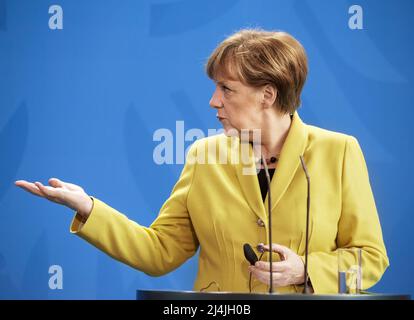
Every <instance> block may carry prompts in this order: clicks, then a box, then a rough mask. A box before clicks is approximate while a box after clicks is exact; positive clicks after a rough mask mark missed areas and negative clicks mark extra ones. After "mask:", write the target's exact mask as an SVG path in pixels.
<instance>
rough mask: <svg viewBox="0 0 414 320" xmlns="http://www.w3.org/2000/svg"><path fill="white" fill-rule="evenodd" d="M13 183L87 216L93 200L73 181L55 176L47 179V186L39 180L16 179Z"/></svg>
mask: <svg viewBox="0 0 414 320" xmlns="http://www.w3.org/2000/svg"><path fill="white" fill-rule="evenodd" d="M15 185H16V186H18V187H20V188H22V189H24V190H26V191H28V192H30V193H32V194H34V195H36V196H39V197H42V198H45V199H48V200H50V201H53V202H56V203H59V204H63V205H64V206H66V207H69V208H71V209H72V210H75V211H77V212H78V213H79V214H80V215H82V216H83V217H84V218H87V217H88V216H89V214H90V212H91V210H92V205H93V201H92V199H91V198H90V197H89V196H88V195H87V194H86V193H85V191H84V190H83V189H82V188H81V187H80V186H77V185H75V184H73V183H68V182H63V181H61V180H59V179H57V178H51V179H49V186H44V185H43V184H42V183H40V182H34V183H33V182H28V181H25V180H18V181H16V182H15Z"/></svg>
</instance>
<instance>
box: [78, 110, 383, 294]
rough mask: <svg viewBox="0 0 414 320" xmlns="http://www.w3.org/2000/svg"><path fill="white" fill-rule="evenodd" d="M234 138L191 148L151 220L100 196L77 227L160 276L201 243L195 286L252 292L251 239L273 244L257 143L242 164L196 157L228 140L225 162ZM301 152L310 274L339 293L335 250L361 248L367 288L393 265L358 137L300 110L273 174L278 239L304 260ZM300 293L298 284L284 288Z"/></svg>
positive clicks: (316, 283)
mask: <svg viewBox="0 0 414 320" xmlns="http://www.w3.org/2000/svg"><path fill="white" fill-rule="evenodd" d="M237 139H238V138H236V140H237ZM232 141H233V142H234V138H229V137H226V136H225V135H216V136H212V137H208V138H204V139H200V140H198V141H196V142H195V143H194V144H193V145H192V146H191V148H190V151H189V153H188V156H187V161H186V164H185V166H184V169H183V171H182V173H181V176H180V178H179V180H178V181H177V183H176V185H175V186H174V188H173V190H172V193H171V195H170V197H169V198H168V199H167V201H166V202H165V203H164V205H163V206H162V208H161V210H160V212H159V215H158V217H157V218H156V220H155V221H154V222H153V223H152V224H151V226H150V227H144V226H141V225H139V224H137V223H136V222H134V221H131V220H129V219H128V218H127V217H126V216H125V215H123V214H121V213H119V212H118V211H116V210H115V209H113V208H111V207H109V206H108V205H106V204H105V203H103V202H102V201H100V200H98V199H96V198H94V206H93V209H92V212H91V215H90V216H89V218H88V220H87V221H86V223H82V221H81V218H80V216H79V215H76V216H75V217H74V220H73V222H72V225H71V232H73V233H76V234H77V235H79V236H80V237H82V238H84V239H85V240H87V241H89V242H90V243H92V244H93V245H94V246H96V247H97V248H99V249H101V250H103V251H104V252H106V253H107V254H108V255H110V256H111V257H113V258H115V259H117V260H119V261H122V262H124V263H126V264H128V265H130V266H132V267H134V268H136V269H138V270H141V271H143V272H145V273H147V274H149V275H153V276H159V275H163V274H166V273H168V272H170V271H172V270H174V269H175V268H177V267H179V266H180V265H181V264H182V263H184V262H185V261H186V260H187V259H188V258H190V257H191V256H193V255H194V254H195V253H196V251H197V249H198V248H199V247H200V253H199V266H198V274H197V278H196V281H195V284H194V290H200V289H202V288H204V287H207V286H208V285H209V284H211V283H212V282H214V283H213V284H212V285H211V286H210V287H209V289H207V291H209V290H212V291H217V290H220V291H236V292H248V290H249V285H248V282H249V272H248V262H247V261H246V259H245V257H244V254H243V244H244V243H249V244H251V245H252V246H253V247H255V246H256V245H257V244H259V243H268V241H267V234H268V227H269V226H268V225H267V213H266V212H267V211H266V209H267V198H266V202H265V204H264V203H263V201H262V197H261V193H260V188H259V184H258V179H257V176H256V175H255V174H253V175H251V174H250V175H249V174H245V171H243V170H244V169H246V168H253V169H254V168H255V161H254V157H253V156H252V155H253V153H252V149H251V146H250V144H248V145H249V146H250V149H249V158H248V159H247V161H245V160H246V159H244V161H240V163H239V164H233V163H231V161H227V162H226V161H222V159H221V158H220V159H221V160H220V159H219V160H220V161H216V162H217V163H211V162H213V161H205V162H207V163H205V164H202V163H200V161H198V162H197V161H194V159H196V158H197V157H199V156H200V155H202V154H203V153H204V152H206V153H207V154H208V156H212V158H216V160H217V154H218V153H217V151H215V150H214V149H213V148H209V147H208V146H209V145H211V144H213V145H214V144H220V145H224V146H225V147H226V148H227V149H228V153H227V159H230V157H236V156H237V152H238V154H239V156H240V150H241V149H242V148H234V143H231V142H232ZM236 146H237V145H236ZM235 150H236V151H235ZM300 155H303V157H304V160H305V163H306V165H307V168H308V171H309V175H310V179H311V207H310V229H309V230H310V233H309V272H308V273H309V277H310V280H311V282H312V286H313V289H314V291H315V293H336V292H337V286H338V285H337V283H338V281H337V251H336V249H337V248H343V247H359V248H362V250H363V254H362V258H363V281H362V285H363V288H364V289H367V288H369V287H371V286H373V285H374V284H375V283H376V282H377V281H378V280H379V279H380V278H381V276H382V274H383V273H384V271H385V269H386V268H387V266H388V265H389V262H388V258H387V254H386V249H385V246H384V242H383V238H382V231H381V226H380V222H379V219H378V214H377V210H376V207H375V202H374V198H373V194H372V191H371V187H370V183H369V176H368V172H367V168H366V164H365V160H364V156H363V154H362V151H361V149H360V147H359V144H358V142H357V140H356V139H355V138H353V137H351V136H348V135H344V134H340V133H335V132H330V131H327V130H323V129H320V128H317V127H314V126H310V125H306V124H304V123H303V122H302V121H301V119H300V118H299V115H298V114H297V113H295V114H294V115H293V120H292V124H291V128H290V130H289V133H288V136H287V138H286V141H285V143H284V146H283V149H282V152H281V155H280V159H279V162H278V166H277V169H276V171H275V174H274V176H273V179H272V181H271V192H272V202H273V205H272V218H273V221H272V224H273V225H272V228H273V229H272V231H273V243H278V244H281V245H284V246H287V247H289V248H290V249H292V250H293V251H295V252H296V253H297V254H298V255H299V256H301V257H302V259H303V255H304V251H305V240H304V235H305V222H306V219H305V217H306V194H307V187H306V179H305V175H304V172H303V170H302V168H301V165H300V160H299V156H300ZM210 160H211V159H210ZM261 222H263V223H261ZM274 257H275V258H274V260H277V255H274ZM264 258H265V259H267V256H266V257H264ZM252 287H253V290H252V291H253V292H266V291H267V290H268V288H267V286H266V285H264V284H262V283H260V282H259V281H257V280H254V281H253V284H252ZM299 290H301V288H300V287H297V286H288V287H280V288H277V289H276V291H277V292H297V291H299Z"/></svg>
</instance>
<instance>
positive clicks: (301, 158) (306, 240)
mask: <svg viewBox="0 0 414 320" xmlns="http://www.w3.org/2000/svg"><path fill="white" fill-rule="evenodd" d="M299 158H300V163H301V164H302V169H303V171H304V172H305V176H306V181H307V199H306V239H305V271H304V279H305V285H304V288H303V293H310V290H309V285H308V280H309V279H308V248H309V210H310V178H309V174H308V170H307V168H306V165H305V161H304V160H303V156H299Z"/></svg>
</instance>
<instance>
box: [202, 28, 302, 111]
mask: <svg viewBox="0 0 414 320" xmlns="http://www.w3.org/2000/svg"><path fill="white" fill-rule="evenodd" d="M206 72H207V74H208V76H209V77H210V78H211V79H213V80H215V79H217V77H218V76H224V77H227V78H229V79H233V80H239V81H241V82H242V83H244V84H246V85H250V86H253V87H261V86H264V85H267V84H270V85H273V86H274V87H275V88H276V90H277V100H276V101H277V106H278V108H279V110H280V111H281V112H283V113H294V112H295V110H296V109H297V108H298V107H299V106H300V103H301V100H300V94H301V91H302V88H303V85H304V84H305V81H306V76H307V74H308V62H307V57H306V53H305V49H304V48H303V47H302V45H301V44H300V43H299V42H298V41H297V40H296V39H295V38H294V37H292V36H291V35H289V34H288V33H286V32H281V31H265V30H262V29H243V30H240V31H238V32H236V33H234V34H233V35H231V36H229V37H228V38H226V39H225V40H224V41H223V42H221V43H220V44H219V45H218V47H217V48H216V49H215V50H214V51H213V53H212V54H211V56H210V57H209V59H208V61H207V65H206Z"/></svg>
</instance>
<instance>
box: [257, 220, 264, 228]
mask: <svg viewBox="0 0 414 320" xmlns="http://www.w3.org/2000/svg"><path fill="white" fill-rule="evenodd" d="M257 225H258V226H259V227H264V226H265V223H264V222H263V220H262V219H260V218H259V219H257Z"/></svg>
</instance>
